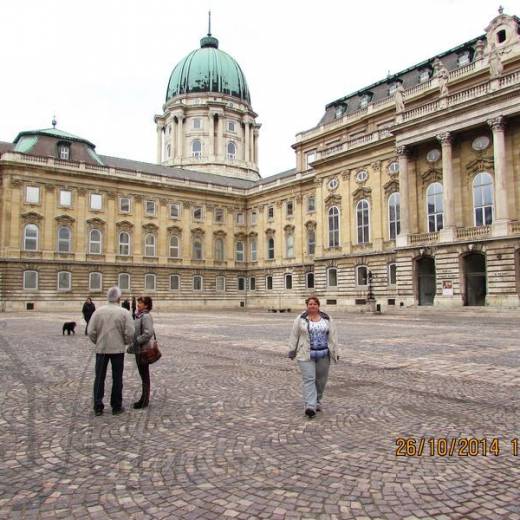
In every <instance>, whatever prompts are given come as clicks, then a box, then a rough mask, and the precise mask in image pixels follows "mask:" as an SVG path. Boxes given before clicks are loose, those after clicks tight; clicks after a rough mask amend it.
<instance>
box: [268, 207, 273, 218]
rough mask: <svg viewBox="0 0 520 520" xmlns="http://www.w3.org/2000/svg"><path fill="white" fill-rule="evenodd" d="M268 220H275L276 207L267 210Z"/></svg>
mask: <svg viewBox="0 0 520 520" xmlns="http://www.w3.org/2000/svg"><path fill="white" fill-rule="evenodd" d="M267 218H268V220H273V219H274V206H269V207H268V208H267Z"/></svg>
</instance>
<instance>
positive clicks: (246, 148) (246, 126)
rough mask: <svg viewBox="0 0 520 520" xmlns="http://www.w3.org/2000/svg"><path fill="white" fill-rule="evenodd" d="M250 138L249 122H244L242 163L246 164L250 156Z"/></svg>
mask: <svg viewBox="0 0 520 520" xmlns="http://www.w3.org/2000/svg"><path fill="white" fill-rule="evenodd" d="M250 137H251V135H250V133H249V122H248V121H244V161H245V162H246V163H248V162H249V160H250V159H249V158H250V154H249V138H250Z"/></svg>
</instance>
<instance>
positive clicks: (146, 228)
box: [143, 222, 159, 233]
mask: <svg viewBox="0 0 520 520" xmlns="http://www.w3.org/2000/svg"><path fill="white" fill-rule="evenodd" d="M143 230H144V231H147V232H148V233H155V232H156V231H158V230H159V226H158V225H156V224H154V223H153V222H149V223H148V224H143Z"/></svg>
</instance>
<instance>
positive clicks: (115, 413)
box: [112, 408, 125, 415]
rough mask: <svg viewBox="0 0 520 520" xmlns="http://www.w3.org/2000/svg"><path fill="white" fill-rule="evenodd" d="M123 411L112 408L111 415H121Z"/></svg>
mask: <svg viewBox="0 0 520 520" xmlns="http://www.w3.org/2000/svg"><path fill="white" fill-rule="evenodd" d="M124 411H125V409H124V408H114V409H113V410H112V415H121V414H122V413H123V412H124Z"/></svg>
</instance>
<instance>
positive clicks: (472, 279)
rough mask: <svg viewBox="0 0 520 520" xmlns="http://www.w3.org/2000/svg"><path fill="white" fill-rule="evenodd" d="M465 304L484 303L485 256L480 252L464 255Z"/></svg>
mask: <svg viewBox="0 0 520 520" xmlns="http://www.w3.org/2000/svg"><path fill="white" fill-rule="evenodd" d="M464 282H465V284H464V285H465V288H466V291H465V293H466V294H465V299H464V303H465V305H486V292H487V290H486V258H485V256H484V255H483V254H482V253H471V254H469V255H467V256H465V257H464Z"/></svg>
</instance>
